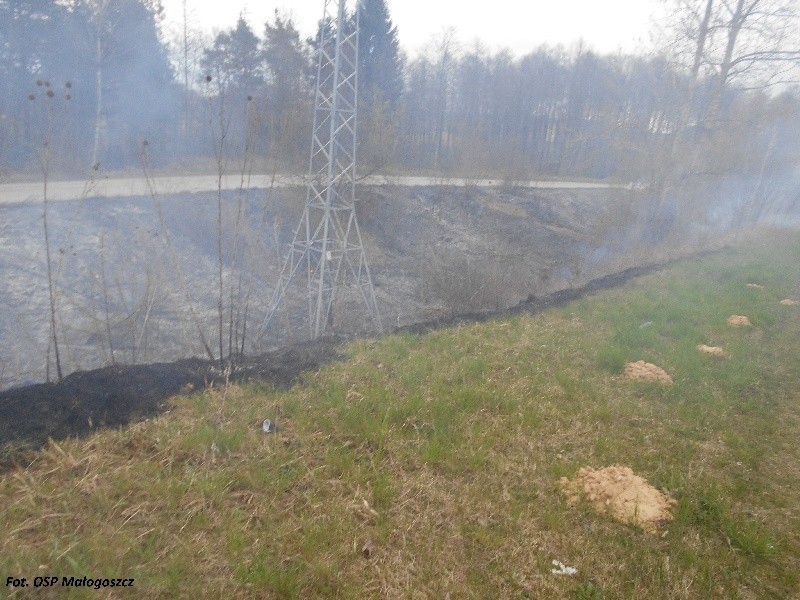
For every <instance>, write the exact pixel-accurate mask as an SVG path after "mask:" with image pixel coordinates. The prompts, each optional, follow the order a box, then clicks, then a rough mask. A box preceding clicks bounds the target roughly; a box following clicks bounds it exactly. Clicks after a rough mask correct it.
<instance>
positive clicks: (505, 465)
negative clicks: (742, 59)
mask: <svg viewBox="0 0 800 600" xmlns="http://www.w3.org/2000/svg"><path fill="white" fill-rule="evenodd" d="M777 245H778V244H777V243H776V242H775V241H774V240H773V241H771V247H773V248H774V247H776V246H777ZM760 248H761V247H760V246H758V247H756V248H755V249H754V248H747V249H745V250H740V251H731V252H728V253H726V254H725V255H720V256H717V257H714V258H711V259H706V260H703V261H699V262H695V263H691V264H686V265H682V266H678V267H675V268H674V269H671V270H670V271H665V272H663V273H658V274H655V275H652V276H648V277H645V278H642V279H640V280H638V281H635V282H632V283H630V284H629V285H627V286H625V287H624V288H621V289H618V290H611V291H608V292H604V293H602V294H598V295H597V296H595V297H593V298H590V299H586V300H582V301H580V302H577V303H575V304H573V305H571V306H569V307H567V308H565V309H562V310H552V311H548V312H547V313H545V314H542V315H538V316H535V317H515V318H510V319H503V320H496V321H492V322H487V323H484V324H480V325H474V326H465V327H458V328H454V329H451V330H445V331H439V332H435V333H432V334H429V335H426V336H420V337H417V336H410V335H404V336H390V337H386V338H383V339H381V340H377V341H361V342H357V343H354V344H352V345H351V346H350V347H349V348H348V352H349V355H350V359H349V360H347V361H345V362H342V363H339V364H334V365H331V366H330V367H328V368H326V369H324V370H322V371H320V372H318V373H313V374H309V375H308V376H307V377H306V378H305V380H304V381H303V382H301V383H300V384H298V385H296V386H295V387H294V388H292V389H291V390H288V391H276V390H271V389H266V388H254V387H248V388H237V387H230V388H227V389H214V390H210V391H209V390H207V391H204V392H201V393H197V394H194V395H192V396H188V397H179V398H176V399H175V400H174V402H173V405H172V406H173V408H172V410H171V411H170V412H169V413H167V414H164V415H162V416H161V417H159V418H156V419H152V420H149V421H146V422H143V423H139V424H137V425H134V426H131V427H128V428H126V429H122V430H119V431H105V432H102V433H99V434H97V435H95V436H93V437H91V438H88V439H84V440H65V441H63V442H58V443H52V444H51V445H50V447H49V448H47V449H46V450H44V451H42V452H41V453H39V454H38V455H37V456H36V457H35V460H34V461H33V463H32V464H31V465H30V466H28V467H27V468H19V469H17V470H15V471H11V472H7V473H4V474H3V475H2V478H1V479H0V498H2V503H3V510H2V514H1V515H0V527H1V528H2V530H3V532H4V537H3V541H2V550H1V551H0V564H1V565H2V567H3V568H2V570H3V572H5V573H7V574H15V575H17V576H23V577H28V578H30V579H32V578H33V577H34V576H36V575H40V574H54V575H59V576H72V575H75V576H83V575H88V576H93V577H97V576H102V577H134V578H135V579H136V587H135V593H136V596H137V597H145V598H148V597H170V596H178V597H212V598H214V597H228V598H233V597H241V598H249V597H266V598H271V597H274V598H283V597H290V598H291V597H294V598H313V597H345V598H364V597H389V598H445V597H447V596H448V595H449V596H450V597H451V598H486V597H492V598H494V597H501V598H520V597H530V598H571V597H572V598H600V597H606V598H617V597H620V598H709V597H720V598H736V597H740V598H756V597H793V596H796V595H797V594H798V593H800V586H799V584H798V577H797V573H798V572H800V532H798V529H797V527H796V523H797V519H798V516H800V448H798V445H797V444H796V440H797V437H798V434H800V419H798V417H797V411H796V407H797V402H798V400H800V392H798V390H800V366H799V365H798V363H797V360H796V357H797V356H798V355H799V354H800V347H798V341H797V340H798V339H800V315H798V313H797V311H787V310H786V309H785V308H784V307H781V306H780V305H779V304H778V299H780V298H785V297H786V296H787V295H797V293H798V292H800V260H798V257H800V243H799V242H798V240H797V238H796V237H795V238H793V239H789V240H784V241H782V242H781V243H780V248H776V250H775V253H776V256H779V257H783V258H776V257H773V256H766V255H765V251H764V250H760ZM754 279H756V280H758V281H759V282H760V284H761V285H763V286H764V290H758V291H756V290H754V289H752V288H747V287H746V285H745V284H746V282H748V281H752V280H754ZM736 312H746V314H748V315H749V316H750V318H751V319H752V321H753V325H754V326H753V327H750V328H746V329H741V328H740V329H734V328H729V327H727V326H726V325H725V319H726V316H727V315H730V314H732V313H736ZM645 322H647V323H651V324H652V325H651V326H648V327H645V328H642V327H640V325H641V324H642V323H645ZM708 339H713V340H715V342H718V343H719V344H720V345H721V346H723V347H725V348H726V351H727V352H728V358H727V359H726V360H723V361H721V360H719V359H716V358H715V357H713V356H706V355H703V354H701V353H699V352H697V351H696V350H695V348H696V346H697V344H699V343H701V342H703V341H705V340H708ZM640 357H641V358H642V359H644V360H647V361H652V362H653V363H655V364H659V365H663V367H664V368H665V369H667V370H668V372H669V373H671V374H672V375H673V377H674V379H675V383H674V384H673V385H672V386H662V385H658V384H653V383H648V382H639V381H628V380H625V379H623V378H621V377H620V376H619V373H620V372H621V371H622V367H623V365H624V364H625V363H626V362H629V361H631V360H635V359H639V358H640ZM265 418H270V419H272V420H273V421H275V422H277V425H278V430H277V433H274V434H265V433H264V432H263V431H262V430H261V422H262V421H263V419H265ZM610 464H622V465H627V466H630V467H631V468H632V469H633V470H634V471H635V472H636V473H637V474H639V475H641V476H642V477H644V478H646V479H647V480H648V481H650V482H651V483H652V484H653V485H654V486H655V487H656V488H658V489H663V490H665V491H667V492H668V493H669V494H670V495H672V496H673V497H674V498H675V499H676V500H677V507H675V510H674V515H675V518H674V521H672V522H671V523H670V524H669V525H668V526H667V527H666V528H665V529H664V530H663V531H661V532H660V535H657V536H652V535H648V534H646V533H644V532H642V531H641V530H639V529H638V528H636V527H632V526H629V525H625V524H622V523H618V522H616V521H614V520H612V519H610V518H608V517H606V516H603V515H598V514H596V513H595V512H594V511H593V510H591V508H590V507H589V506H588V505H587V504H584V503H580V504H578V505H577V506H576V507H573V506H570V505H569V503H568V502H567V500H566V498H564V496H563V494H562V493H561V491H560V486H559V483H558V482H559V479H560V478H561V477H569V478H572V477H574V476H575V474H576V473H577V472H578V470H579V469H580V468H581V467H583V466H589V467H594V468H598V467H603V466H606V465H610ZM554 560H556V561H561V562H563V563H564V564H565V565H570V566H574V567H575V568H576V569H577V573H576V574H575V575H572V576H570V575H556V574H553V573H552V569H553V565H552V561H554ZM5 590H6V593H10V594H12V595H13V594H14V590H12V589H11V588H5ZM28 591H30V590H28ZM56 592H58V593H56ZM63 592H65V590H63V589H58V588H57V589H56V590H54V591H52V592H51V596H52V597H63V595H64V594H63ZM73 595H74V597H92V598H95V597H116V596H112V595H110V594H105V593H104V592H103V591H100V592H94V591H91V592H88V593H86V594H82V593H80V592H79V591H73Z"/></svg>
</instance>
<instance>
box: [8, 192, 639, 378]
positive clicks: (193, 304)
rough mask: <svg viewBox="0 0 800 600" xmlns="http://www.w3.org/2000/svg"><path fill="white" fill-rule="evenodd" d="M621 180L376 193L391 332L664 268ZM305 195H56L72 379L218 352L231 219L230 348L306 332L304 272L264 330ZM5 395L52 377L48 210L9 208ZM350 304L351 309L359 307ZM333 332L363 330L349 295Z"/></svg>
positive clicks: (372, 226)
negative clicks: (636, 267)
mask: <svg viewBox="0 0 800 600" xmlns="http://www.w3.org/2000/svg"><path fill="white" fill-rule="evenodd" d="M642 195H643V193H642V192H640V191H639V192H637V191H630V190H621V189H595V190H538V191H537V190H528V189H521V190H507V191H503V190H499V189H480V188H471V187H435V186H431V187H390V186H382V187H365V188H362V189H360V190H359V197H360V198H361V200H360V202H359V204H358V212H359V220H360V224H361V229H362V232H363V235H364V242H365V245H366V250H367V256H368V259H369V261H370V264H371V268H372V275H373V280H374V283H375V289H376V294H377V299H378V306H379V309H380V311H381V315H382V321H383V325H384V329H385V330H391V329H393V328H396V327H402V326H408V325H411V324H413V323H417V322H422V321H429V320H432V319H439V318H446V317H448V316H452V315H455V314H461V313H469V312H476V311H484V310H500V309H503V308H507V307H510V306H514V305H516V304H518V303H519V302H520V301H522V300H523V299H525V298H527V297H528V296H529V295H531V294H533V295H537V296H541V295H544V294H547V293H551V292H554V291H557V290H560V289H566V288H570V287H576V286H580V285H582V284H583V283H585V282H586V281H589V280H591V279H595V278H597V277H600V276H603V275H606V274H608V273H613V272H618V271H620V270H622V269H623V268H625V267H627V266H630V265H632V264H644V263H647V262H652V260H651V259H650V258H649V257H648V256H642V255H641V254H640V251H639V250H637V248H638V247H640V242H641V240H642V233H641V230H640V228H638V227H637V226H636V223H635V219H636V217H635V215H636V213H637V207H638V205H639V204H640V203H641V202H642V201H643V198H642ZM304 199H305V198H304V191H303V190H302V189H300V188H286V189H280V190H271V191H270V190H263V189H256V190H250V191H248V192H243V193H240V192H224V193H223V196H222V202H221V209H222V210H221V211H220V212H218V208H220V207H219V206H218V202H217V196H216V194H214V193H197V194H181V195H165V196H163V197H157V198H155V199H153V198H149V197H148V198H142V197H132V198H124V199H113V200H112V199H100V198H94V199H86V200H83V201H75V202H68V201H64V202H57V203H53V204H51V205H50V207H49V225H50V237H51V264H52V267H53V274H54V281H55V286H54V289H55V304H56V332H57V334H58V339H59V344H60V353H61V361H62V365H63V371H64V373H65V374H67V373H70V372H74V371H85V370H90V369H95V368H100V367H104V366H112V365H119V364H145V363H155V362H172V361H175V360H178V359H184V358H192V357H204V358H210V357H209V356H208V354H209V353H208V350H207V347H208V349H210V350H212V352H213V353H214V354H215V356H217V352H218V346H219V344H218V341H219V328H218V325H219V319H218V317H219V313H218V306H219V301H220V290H219V275H220V273H219V255H218V246H217V231H218V230H217V219H218V217H219V216H220V215H221V216H222V223H223V227H222V247H223V256H222V265H223V268H222V279H223V290H222V295H223V298H222V301H223V321H224V326H225V330H224V331H223V338H224V339H223V350H226V351H227V350H228V348H229V347H230V348H233V349H234V351H235V350H236V349H239V350H241V349H244V353H245V354H248V355H258V354H261V353H263V352H266V351H269V350H274V349H276V348H278V347H282V346H284V345H286V344H288V343H292V342H296V341H300V340H303V339H305V338H306V337H307V330H306V327H305V324H304V323H303V321H302V317H303V315H304V309H305V304H304V300H303V298H304V296H303V294H304V291H305V281H304V278H303V279H302V280H300V281H297V282H296V284H295V285H294V286H293V288H292V289H291V290H290V292H291V293H290V295H289V296H288V297H287V299H286V302H285V308H284V309H283V310H281V311H280V312H279V313H278V314H277V315H276V318H275V319H274V320H273V321H272V322H271V323H270V326H269V328H267V329H265V330H264V331H263V332H262V331H261V325H262V324H263V321H264V317H265V315H266V312H267V310H268V308H269V305H270V302H271V300H272V292H273V289H274V284H275V281H276V279H277V276H278V274H279V272H280V269H281V267H282V264H283V257H284V255H285V253H286V249H287V246H288V244H289V243H290V242H291V239H292V236H293V230H294V227H295V226H296V224H297V222H298V220H299V216H300V214H301V212H302V207H303V202H304ZM0 210H1V211H2V213H3V219H2V226H0V250H2V252H3V256H4V260H3V263H2V271H3V273H2V274H3V281H4V286H3V287H2V290H0V296H2V305H3V307H4V310H3V311H2V314H0V342H1V343H2V345H1V346H0V347H1V348H2V351H1V352H0V383H1V384H2V387H3V388H8V387H12V386H20V385H25V384H33V383H41V382H43V381H45V380H46V379H47V377H48V372H47V370H48V369H47V365H48V357H49V364H50V367H49V370H50V372H49V377H50V380H52V379H53V378H54V377H55V369H54V361H53V354H54V349H53V347H52V343H51V342H50V339H49V338H50V336H49V332H50V328H51V324H50V306H49V296H48V288H47V278H46V266H45V265H46V263H45V250H44V241H43V233H42V205H41V203H23V204H16V205H8V206H4V207H2V208H1V209H0ZM351 304H352V306H350V305H351ZM336 317H337V320H336V321H335V322H334V332H335V333H337V334H340V335H351V334H363V333H368V330H366V329H364V328H363V325H362V323H363V322H364V319H363V315H362V313H361V306H360V304H359V302H357V301H356V299H355V298H350V297H348V294H347V292H346V291H345V292H344V293H342V294H341V295H340V298H339V306H337V310H336Z"/></svg>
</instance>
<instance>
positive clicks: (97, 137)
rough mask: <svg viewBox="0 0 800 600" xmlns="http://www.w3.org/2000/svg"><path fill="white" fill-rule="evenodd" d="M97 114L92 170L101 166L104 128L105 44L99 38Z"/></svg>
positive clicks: (95, 115) (96, 76)
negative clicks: (101, 144)
mask: <svg viewBox="0 0 800 600" xmlns="http://www.w3.org/2000/svg"><path fill="white" fill-rule="evenodd" d="M95 62H96V71H95V85H96V89H95V98H96V105H95V113H94V144H93V145H92V168H93V169H95V170H97V168H98V167H99V165H100V134H101V130H102V128H103V43H102V42H101V41H100V37H99V36H98V38H97V44H96V46H95Z"/></svg>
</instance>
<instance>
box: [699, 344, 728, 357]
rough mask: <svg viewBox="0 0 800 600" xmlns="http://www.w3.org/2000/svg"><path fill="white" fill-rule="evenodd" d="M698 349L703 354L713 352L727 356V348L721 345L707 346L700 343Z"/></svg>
mask: <svg viewBox="0 0 800 600" xmlns="http://www.w3.org/2000/svg"><path fill="white" fill-rule="evenodd" d="M697 349H698V350H699V351H700V352H702V353H703V354H711V355H713V356H725V350H723V349H722V348H720V347H719V346H706V345H705V344H698V345H697Z"/></svg>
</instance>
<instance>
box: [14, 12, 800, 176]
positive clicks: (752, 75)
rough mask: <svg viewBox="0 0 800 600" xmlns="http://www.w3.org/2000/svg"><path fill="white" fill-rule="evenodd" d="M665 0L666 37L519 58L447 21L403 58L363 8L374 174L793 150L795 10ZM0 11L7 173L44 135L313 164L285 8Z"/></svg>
mask: <svg viewBox="0 0 800 600" xmlns="http://www.w3.org/2000/svg"><path fill="white" fill-rule="evenodd" d="M186 5H187V2H184V8H186ZM669 5H670V7H671V12H670V19H669V22H668V24H667V26H666V28H665V32H664V36H663V38H664V39H665V40H667V41H665V42H664V43H662V44H661V46H660V48H659V51H658V52H651V53H650V54H649V55H646V56H631V55H622V54H618V55H600V54H597V53H595V52H593V51H592V50H590V49H587V48H585V47H583V46H581V45H577V46H575V47H572V48H570V49H565V48H563V47H546V46H542V47H539V48H536V49H534V50H533V51H532V52H530V53H529V54H527V55H525V56H522V57H516V56H514V55H512V54H511V53H510V52H508V51H503V50H501V51H496V52H490V51H488V50H487V49H486V48H485V47H483V46H482V45H481V44H480V43H479V42H476V43H475V44H473V45H471V46H467V47H464V46H462V45H460V44H459V43H458V42H457V41H456V39H455V36H454V34H453V33H452V32H444V33H443V34H442V35H440V36H439V37H438V38H437V39H436V40H434V41H433V42H431V44H430V45H429V46H428V47H427V48H426V49H425V50H424V51H423V52H421V53H420V54H419V55H418V56H416V57H415V58H413V59H412V60H409V59H408V58H407V57H406V56H404V54H403V53H402V51H401V49H400V46H399V38H398V31H397V28H396V27H395V26H394V24H393V23H392V20H391V17H390V14H389V10H388V7H387V5H386V2H385V0H364V1H363V2H362V3H361V5H360V6H361V8H360V10H361V14H360V22H361V35H360V44H359V46H360V47H359V53H360V62H361V68H360V73H359V77H360V89H361V92H360V100H359V102H360V107H359V109H360V157H361V165H362V166H361V170H362V172H371V171H374V170H381V169H383V170H393V169H395V170H396V169H402V170H414V171H422V172H430V173H436V174H442V175H450V176H461V175H465V176H466V175H475V176H494V177H498V176H499V177H504V178H506V179H508V180H509V181H513V180H515V179H521V178H524V177H529V176H532V175H547V176H556V177H587V178H619V179H625V180H642V181H646V182H651V181H656V180H661V181H665V180H666V179H665V178H670V177H671V178H672V179H675V178H678V179H685V178H686V177H687V176H690V175H691V174H693V173H707V174H719V173H724V172H730V171H733V170H745V171H746V170H750V171H755V172H759V171H761V170H762V163H764V162H765V160H766V159H765V157H767V158H768V160H767V162H768V163H769V164H768V167H769V168H771V169H774V168H776V167H775V165H776V164H778V163H779V162H781V161H783V162H785V163H788V162H790V161H791V160H793V159H794V157H796V151H797V143H796V142H795V141H794V140H796V139H798V138H799V137H800V136H797V135H796V134H797V130H796V126H795V125H794V123H796V122H797V121H798V119H797V117H798V114H800V101H799V100H798V94H797V91H796V88H792V87H791V86H789V85H786V83H785V82H786V80H787V78H789V77H790V76H791V75H793V74H795V72H796V65H797V60H798V56H800V54H798V53H797V48H800V45H797V46H795V45H796V44H797V40H796V39H795V38H796V32H797V31H798V30H800V28H798V27H796V26H797V24H798V21H797V16H798V14H797V13H798V10H797V7H796V6H795V4H794V3H792V2H790V1H788V0H786V1H784V0H724V1H723V0H669ZM186 14H187V13H186V10H185V11H184V20H185V21H186V19H187V17H186ZM0 18H2V21H3V23H4V24H5V25H4V27H3V28H2V31H0V79H2V83H0V85H2V95H1V96H0V150H1V151H2V164H1V165H0V168H3V169H6V170H25V169H28V170H31V169H34V170H35V168H36V164H37V160H38V159H37V156H38V155H37V152H40V149H41V146H42V144H43V143H44V142H43V140H46V141H47V143H48V144H50V145H51V147H52V148H53V149H54V151H53V152H52V153H51V154H52V155H53V156H54V157H58V160H57V161H56V163H54V164H55V167H56V168H61V169H62V170H64V171H73V172H74V171H80V170H81V169H82V168H86V167H87V166H88V167H93V168H95V169H98V168H109V169H115V168H122V167H128V166H135V165H136V164H137V160H138V159H137V156H138V153H139V149H140V145H141V144H142V142H143V141H144V140H147V141H148V142H149V144H150V149H151V150H150V152H151V154H152V157H153V160H155V161H156V162H157V164H160V165H167V164H172V163H176V162H180V161H188V162H189V164H192V161H194V163H195V164H199V165H202V164H204V163H203V160H204V159H209V158H216V159H217V162H219V159H220V152H224V153H225V156H226V157H231V158H233V157H237V156H240V155H242V154H243V153H245V152H246V153H247V154H248V155H249V156H254V157H258V161H260V163H261V164H259V165H256V166H257V167H261V168H262V169H263V168H273V169H276V170H277V169H281V170H300V171H301V170H302V169H303V167H304V165H305V162H306V161H307V153H308V144H309V140H308V138H309V130H310V121H311V110H312V106H311V102H312V96H313V87H314V80H315V76H316V67H315V44H316V42H315V39H314V38H310V39H303V38H302V36H301V35H300V33H299V32H298V30H297V29H296V27H295V24H294V22H293V21H292V19H291V18H290V17H288V16H285V15H282V14H281V13H279V12H278V11H276V13H275V15H274V16H273V18H272V19H270V20H269V21H267V22H266V23H265V24H264V26H263V28H262V29H261V31H254V30H253V28H252V27H251V26H250V25H249V24H248V22H247V21H246V20H245V19H244V18H240V19H239V20H238V22H237V23H236V25H234V26H233V27H232V28H231V29H229V30H227V31H222V32H220V33H218V34H217V35H216V36H215V37H214V38H213V39H207V40H203V39H202V38H201V37H198V36H195V35H193V34H192V33H191V31H190V30H189V29H188V28H187V27H186V22H184V28H183V31H182V32H181V34H180V35H178V36H173V39H171V40H167V39H166V37H167V36H166V35H165V34H164V25H163V10H162V8H161V5H160V2H159V1H158V0H114V1H112V0H68V1H66V0H65V1H63V2H34V1H32V0H3V1H0ZM325 26H326V24H325V23H320V24H319V27H325ZM170 41H171V43H168V42H170ZM792 69H795V72H793V71H792ZM776 83H783V84H784V86H783V88H782V91H781V92H780V93H776V92H775V91H774V90H773V89H772V87H771V86H774V85H775V84H776ZM219 140H222V141H223V144H222V145H220V144H219ZM56 149H57V151H56ZM677 164H680V165H681V166H680V167H679V168H678V167H676V165H677ZM668 167H669V168H668Z"/></svg>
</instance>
